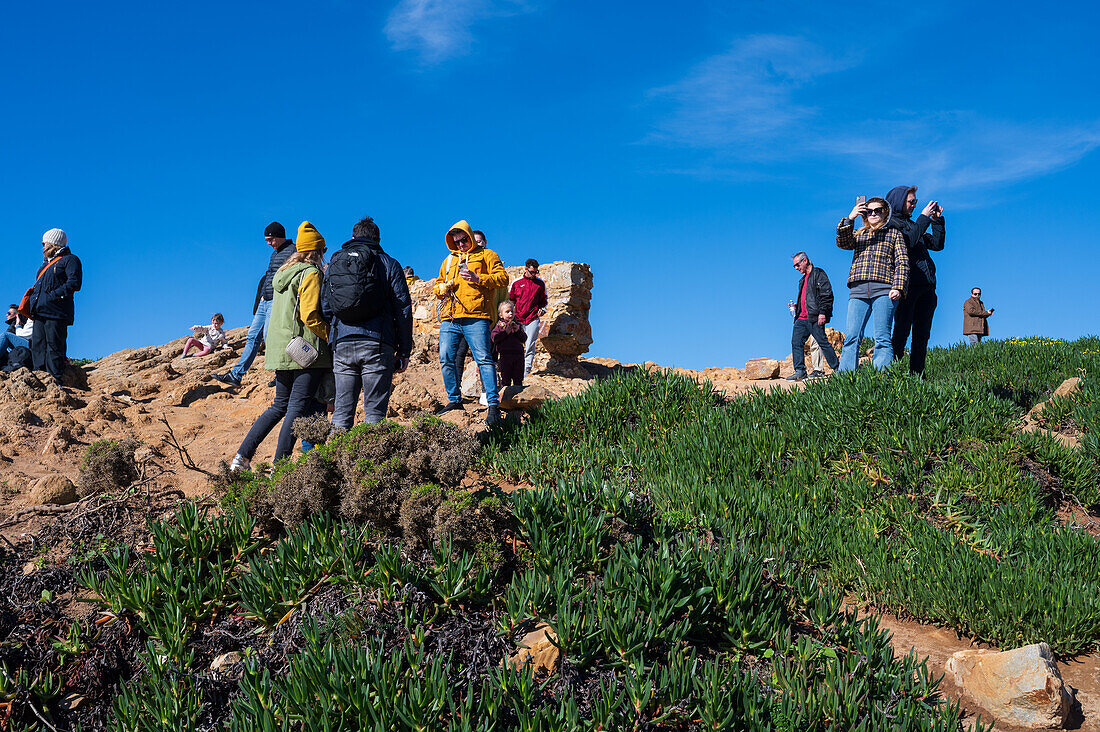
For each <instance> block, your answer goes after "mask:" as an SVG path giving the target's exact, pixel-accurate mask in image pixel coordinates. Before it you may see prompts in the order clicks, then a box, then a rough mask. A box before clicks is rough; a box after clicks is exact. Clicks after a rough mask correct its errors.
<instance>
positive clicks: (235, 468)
mask: <svg viewBox="0 0 1100 732" xmlns="http://www.w3.org/2000/svg"><path fill="white" fill-rule="evenodd" d="M251 469H252V463H250V462H249V461H248V459H247V458H244V457H241V454H240V453H237V454H236V455H234V456H233V462H231V463H230V464H229V472H231V473H239V472H241V471H242V470H251Z"/></svg>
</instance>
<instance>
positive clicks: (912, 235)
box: [886, 186, 946, 293]
mask: <svg viewBox="0 0 1100 732" xmlns="http://www.w3.org/2000/svg"><path fill="white" fill-rule="evenodd" d="M909 190H910V189H909V188H907V187H905V186H898V187H897V188H894V189H893V190H891V191H890V192H889V193H887V194H886V201H887V202H888V203H889V204H890V221H889V223H887V224H886V225H887V226H888V227H890V228H891V229H897V230H898V231H900V232H901V234H902V236H904V237H905V246H906V247H907V248H908V249H909V287H908V290H907V291H908V292H910V293H912V292H917V291H919V290H925V289H928V288H931V289H933V290H934V289H936V263H935V262H933V261H932V257H931V256H930V255H929V254H928V252H929V251H933V252H942V251H943V243H944V239H945V238H946V237H945V229H944V225H943V217H942V216H940V217H938V218H934V219H932V218H929V217H927V216H925V215H924V214H921V215H920V216H918V217H917V220H916V221H914V220H913V219H911V218H909V216H908V215H906V214H905V213H904V211H905V198H906V196H907V195H908V194H909ZM929 225H931V227H932V231H931V233H929V232H928V227H929Z"/></svg>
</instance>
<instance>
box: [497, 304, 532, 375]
mask: <svg viewBox="0 0 1100 732" xmlns="http://www.w3.org/2000/svg"><path fill="white" fill-rule="evenodd" d="M498 312H499V313H500V320H498V321H497V324H496V325H495V326H493V333H492V339H493V345H494V346H496V349H497V354H498V355H497V358H498V360H497V372H498V373H499V374H500V385H501V386H512V385H515V386H523V355H524V352H525V351H526V350H527V333H526V332H525V331H524V330H523V326H522V325H520V324H519V321H517V320H516V310H515V308H514V307H513V306H512V302H511V301H510V300H505V301H504V302H502V303H501V304H500V308H499V310H498Z"/></svg>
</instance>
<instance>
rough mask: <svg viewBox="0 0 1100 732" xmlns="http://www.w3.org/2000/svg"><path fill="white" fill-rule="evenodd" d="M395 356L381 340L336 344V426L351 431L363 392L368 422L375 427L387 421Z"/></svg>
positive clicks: (333, 354) (391, 347)
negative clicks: (360, 395)
mask: <svg viewBox="0 0 1100 732" xmlns="http://www.w3.org/2000/svg"><path fill="white" fill-rule="evenodd" d="M395 357H396V355H395V352H394V348H393V346H390V345H387V344H385V343H381V342H380V341H375V340H370V339H366V338H361V339H345V340H342V341H339V342H338V343H337V344H336V347H335V348H333V350H332V374H333V376H335V377H336V406H335V411H334V412H333V413H332V424H333V425H334V426H336V427H340V428H341V429H345V430H348V429H351V425H352V423H353V422H355V407H356V405H357V403H358V401H359V392H360V391H362V392H363V412H364V413H365V414H364V419H365V420H366V421H367V422H369V423H371V424H373V423H375V422H381V421H382V420H383V419H385V418H386V414H387V412H388V411H389V408H390V389H391V387H392V386H393V368H394V359H395Z"/></svg>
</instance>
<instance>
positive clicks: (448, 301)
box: [435, 220, 508, 320]
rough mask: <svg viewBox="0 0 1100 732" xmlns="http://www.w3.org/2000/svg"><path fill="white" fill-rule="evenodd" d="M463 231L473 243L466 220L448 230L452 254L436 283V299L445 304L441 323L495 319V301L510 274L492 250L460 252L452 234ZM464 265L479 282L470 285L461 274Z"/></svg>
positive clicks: (479, 248)
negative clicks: (460, 268) (472, 319)
mask: <svg viewBox="0 0 1100 732" xmlns="http://www.w3.org/2000/svg"><path fill="white" fill-rule="evenodd" d="M456 229H457V230H459V231H463V232H465V233H466V236H468V237H469V238H470V241H473V239H474V234H473V231H471V229H470V225H469V224H468V223H466V221H465V220H463V221H459V222H458V223H457V224H455V225H454V226H452V227H451V228H450V229H448V230H447V248H448V249H450V250H451V254H449V255H448V256H447V258H446V259H444V260H443V264H441V265H440V266H439V279H438V280H436V283H435V296H436V297H438V298H439V299H440V300H442V301H443V307H442V308H441V309H440V312H439V317H440V319H441V320H453V319H455V318H481V319H483V320H492V319H493V318H494V317H495V316H496V312H494V308H495V303H494V300H493V294H494V291H495V290H496V289H497V288H498V287H507V286H508V273H507V272H505V271H504V265H503V264H502V263H501V261H500V257H498V256H497V253H496V252H494V251H493V250H492V249H486V248H485V247H480V246H474V248H473V249H471V250H470V251H468V252H462V251H459V249H458V247H456V246H455V244H454V242H453V241H452V240H451V232H452V231H454V230H456ZM463 264H465V265H466V266H467V267H469V269H470V271H471V272H473V273H474V274H476V275H477V276H478V278H479V279H478V281H477V282H476V283H474V282H467V281H466V280H464V279H462V278H461V277H459V275H458V270H459V267H460V266H461V265H463Z"/></svg>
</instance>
